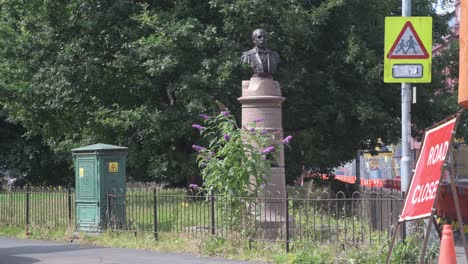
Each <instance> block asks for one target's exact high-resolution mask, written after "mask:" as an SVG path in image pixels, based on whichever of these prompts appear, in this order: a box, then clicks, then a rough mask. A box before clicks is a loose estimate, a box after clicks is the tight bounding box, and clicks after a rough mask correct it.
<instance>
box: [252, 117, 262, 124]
mask: <svg viewBox="0 0 468 264" xmlns="http://www.w3.org/2000/svg"><path fill="white" fill-rule="evenodd" d="M262 121H263V118H257V119H254V123H259V122H262Z"/></svg>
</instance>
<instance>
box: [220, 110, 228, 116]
mask: <svg viewBox="0 0 468 264" xmlns="http://www.w3.org/2000/svg"><path fill="white" fill-rule="evenodd" d="M221 114H223V116H229V112H228V111H222V112H221Z"/></svg>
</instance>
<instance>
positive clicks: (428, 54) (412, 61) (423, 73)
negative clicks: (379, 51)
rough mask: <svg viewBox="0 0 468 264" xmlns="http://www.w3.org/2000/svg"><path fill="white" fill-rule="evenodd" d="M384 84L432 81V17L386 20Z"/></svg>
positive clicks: (389, 18)
mask: <svg viewBox="0 0 468 264" xmlns="http://www.w3.org/2000/svg"><path fill="white" fill-rule="evenodd" d="M384 52H385V53H384V56H385V57H384V82H386V83H428V82H431V63H432V17H386V18H385V50H384Z"/></svg>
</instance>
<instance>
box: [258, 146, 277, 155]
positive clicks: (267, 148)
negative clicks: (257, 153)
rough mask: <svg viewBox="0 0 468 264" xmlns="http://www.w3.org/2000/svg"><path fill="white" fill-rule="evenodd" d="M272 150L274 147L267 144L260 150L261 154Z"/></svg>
mask: <svg viewBox="0 0 468 264" xmlns="http://www.w3.org/2000/svg"><path fill="white" fill-rule="evenodd" d="M273 150H275V147H273V146H269V147H266V148H264V149H263V150H262V151H261V153H262V154H268V153H270V152H272V151H273Z"/></svg>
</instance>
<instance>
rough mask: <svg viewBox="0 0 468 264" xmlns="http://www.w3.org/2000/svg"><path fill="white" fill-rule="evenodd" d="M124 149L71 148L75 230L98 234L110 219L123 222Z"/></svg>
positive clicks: (109, 146) (93, 146)
mask: <svg viewBox="0 0 468 264" xmlns="http://www.w3.org/2000/svg"><path fill="white" fill-rule="evenodd" d="M127 150H128V148H127V147H121V146H114V145H107V144H101V143H99V144H94V145H90V146H85V147H80V148H75V149H72V153H73V159H74V162H75V189H76V200H75V205H76V207H75V208H76V229H77V231H85V232H99V231H101V230H102V229H103V228H104V226H105V224H106V223H109V222H110V221H111V220H112V221H113V222H114V223H115V222H119V223H123V222H125V193H126V173H125V168H126V158H127ZM108 194H112V195H113V196H112V197H115V199H114V198H112V199H111V200H108ZM109 206H110V208H108V207H109ZM109 212H112V214H110V213H109ZM111 216H112V217H111Z"/></svg>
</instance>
